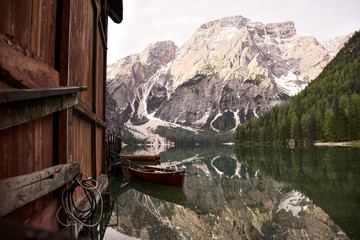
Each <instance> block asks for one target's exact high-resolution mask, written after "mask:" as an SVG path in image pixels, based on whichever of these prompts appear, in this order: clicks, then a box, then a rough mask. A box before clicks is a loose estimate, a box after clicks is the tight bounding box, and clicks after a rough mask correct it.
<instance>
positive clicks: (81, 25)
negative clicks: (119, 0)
mask: <svg viewBox="0 0 360 240" xmlns="http://www.w3.org/2000/svg"><path fill="white" fill-rule="evenodd" d="M70 9H71V10H70V28H71V30H70V41H69V42H70V44H69V84H70V85H73V86H82V85H84V86H87V87H88V90H87V91H86V92H83V93H80V95H79V107H78V108H75V110H74V111H75V113H74V115H75V116H76V117H74V122H73V123H74V124H73V125H72V131H73V135H72V137H73V139H74V140H75V139H77V138H80V139H81V138H83V137H82V136H83V134H84V133H83V132H81V131H76V130H75V129H76V128H81V129H82V128H86V129H87V131H89V133H91V135H89V136H88V137H89V140H90V141H86V142H83V143H82V146H81V149H82V152H84V153H86V156H89V158H87V159H86V161H85V160H84V159H82V157H83V156H82V155H81V153H80V151H78V150H77V149H76V148H78V147H79V146H76V144H77V143H76V142H73V143H72V151H73V154H72V157H73V160H74V161H79V162H81V171H85V170H87V171H86V172H87V173H88V174H89V175H90V176H93V177H97V176H99V175H100V173H101V172H103V171H104V165H103V163H104V162H105V161H104V160H105V151H104V147H105V141H104V140H105V123H104V122H105V88H104V86H105V71H106V45H105V44H104V43H105V42H104V41H103V37H105V38H106V36H103V33H104V30H103V28H102V26H106V25H107V23H103V22H102V21H101V18H100V16H99V13H100V9H101V4H100V1H99V2H97V1H90V0H82V1H72V2H71V6H70ZM74 9H77V11H76V12H75V10H74ZM74 28H76V30H75V29H74Z"/></svg>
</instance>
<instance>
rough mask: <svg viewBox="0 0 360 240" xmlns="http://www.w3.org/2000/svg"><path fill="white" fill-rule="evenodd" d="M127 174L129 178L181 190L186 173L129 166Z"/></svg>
mask: <svg viewBox="0 0 360 240" xmlns="http://www.w3.org/2000/svg"><path fill="white" fill-rule="evenodd" d="M129 173H130V175H131V176H133V177H136V178H139V179H141V180H144V181H148V182H153V183H157V184H162V185H168V186H175V187H179V188H182V187H183V186H184V179H185V174H186V171H185V169H183V170H171V169H162V168H156V167H147V166H145V167H143V168H134V167H130V166H129Z"/></svg>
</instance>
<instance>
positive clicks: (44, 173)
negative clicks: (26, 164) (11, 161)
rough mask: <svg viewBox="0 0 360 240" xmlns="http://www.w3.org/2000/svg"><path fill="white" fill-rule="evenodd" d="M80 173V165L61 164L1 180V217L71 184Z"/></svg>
mask: <svg viewBox="0 0 360 240" xmlns="http://www.w3.org/2000/svg"><path fill="white" fill-rule="evenodd" d="M79 172H80V164H79V163H76V162H74V163H70V164H60V165H56V166H53V167H49V168H46V169H43V170H40V171H37V172H33V173H31V174H27V175H21V176H17V177H12V178H7V179H3V180H0V191H1V192H2V194H4V195H5V196H6V198H0V206H1V209H0V217H2V216H4V215H6V214H7V213H10V212H12V211H14V210H15V209H18V208H19V207H22V206H24V205H25V204H27V203H29V202H32V201H34V200H36V199H38V198H40V197H42V196H45V195H46V194H48V193H50V192H52V191H53V190H55V189H57V188H59V187H61V186H62V185H64V184H66V183H68V182H70V181H71V180H72V179H73V178H74V177H75V175H76V174H78V173H79Z"/></svg>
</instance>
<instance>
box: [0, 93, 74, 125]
mask: <svg viewBox="0 0 360 240" xmlns="http://www.w3.org/2000/svg"><path fill="white" fill-rule="evenodd" d="M76 103H77V101H76V94H70V95H60V96H52V97H47V98H36V99H33V100H31V101H29V100H24V101H16V102H10V103H3V104H0V116H1V117H0V119H1V121H0V130H1V129H5V128H9V127H12V126H15V125H18V124H21V123H25V122H28V121H31V120H34V119H37V118H40V117H43V116H46V115H48V114H51V113H53V112H57V111H60V110H62V109H65V108H69V107H72V106H74V105H75V104H76Z"/></svg>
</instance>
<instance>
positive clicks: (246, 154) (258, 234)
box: [101, 146, 360, 239]
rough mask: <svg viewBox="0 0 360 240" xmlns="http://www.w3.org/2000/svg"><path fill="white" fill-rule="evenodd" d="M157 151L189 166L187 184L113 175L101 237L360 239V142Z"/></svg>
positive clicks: (168, 161)
mask: <svg viewBox="0 0 360 240" xmlns="http://www.w3.org/2000/svg"><path fill="white" fill-rule="evenodd" d="M160 156H161V164H162V165H164V166H177V167H186V177H185V184H184V188H183V189H177V188H174V187H166V186H161V185H156V184H150V183H145V182H142V181H140V180H136V179H133V178H130V179H124V178H123V176H122V175H120V174H117V175H114V176H113V177H112V178H111V181H110V183H109V188H108V191H109V192H111V193H112V195H113V197H114V209H113V211H112V212H111V213H108V214H105V217H104V222H105V224H103V226H102V227H101V229H102V230H103V232H102V234H101V238H104V239H116V238H118V239H119V238H120V237H121V239H349V238H350V239H360V149H355V148H327V147H322V148H301V149H295V150H290V149H285V148H269V147H241V148H237V149H234V148H233V147H225V146H223V147H212V148H194V149H179V148H171V149H169V150H167V151H166V152H164V153H162V154H160ZM106 227H107V228H106ZM105 229H107V230H106V232H105V237H103V234H104V231H105Z"/></svg>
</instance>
